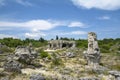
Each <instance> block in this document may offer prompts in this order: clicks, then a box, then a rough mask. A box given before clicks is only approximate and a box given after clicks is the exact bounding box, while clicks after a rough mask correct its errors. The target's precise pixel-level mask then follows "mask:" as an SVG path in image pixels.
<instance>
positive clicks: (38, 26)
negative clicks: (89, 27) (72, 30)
mask: <svg viewBox="0 0 120 80" xmlns="http://www.w3.org/2000/svg"><path fill="white" fill-rule="evenodd" d="M83 25H85V24H83V23H81V22H75V21H73V22H72V21H71V22H62V21H54V20H42V19H38V20H30V21H26V22H6V21H0V27H2V28H10V27H11V28H14V27H18V28H27V29H29V30H31V31H39V30H50V29H52V28H55V27H58V26H68V27H81V28H84V26H83Z"/></svg>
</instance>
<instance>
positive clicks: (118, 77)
mask: <svg viewBox="0 0 120 80" xmlns="http://www.w3.org/2000/svg"><path fill="white" fill-rule="evenodd" d="M109 74H110V75H112V76H114V77H115V80H120V72H119V71H109Z"/></svg>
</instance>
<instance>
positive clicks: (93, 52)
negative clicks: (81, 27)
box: [83, 32, 100, 67]
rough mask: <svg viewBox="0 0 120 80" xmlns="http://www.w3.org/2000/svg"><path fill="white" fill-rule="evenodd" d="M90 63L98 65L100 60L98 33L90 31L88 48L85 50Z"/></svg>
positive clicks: (94, 65)
mask: <svg viewBox="0 0 120 80" xmlns="http://www.w3.org/2000/svg"><path fill="white" fill-rule="evenodd" d="M83 53H84V55H85V58H86V59H87V62H88V65H90V66H93V67H96V66H98V64H99V62H100V49H99V47H98V43H97V35H96V34H95V33H94V32H89V33H88V49H87V51H84V52H83Z"/></svg>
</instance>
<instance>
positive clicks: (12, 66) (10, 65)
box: [4, 60, 22, 73]
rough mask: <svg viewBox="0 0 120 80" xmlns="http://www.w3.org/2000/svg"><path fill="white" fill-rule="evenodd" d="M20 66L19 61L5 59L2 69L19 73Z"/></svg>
mask: <svg viewBox="0 0 120 80" xmlns="http://www.w3.org/2000/svg"><path fill="white" fill-rule="evenodd" d="M21 67H22V65H21V64H20V63H19V62H17V61H15V60H10V61H7V62H6V63H5V64H4V70H5V71H8V72H18V73H21Z"/></svg>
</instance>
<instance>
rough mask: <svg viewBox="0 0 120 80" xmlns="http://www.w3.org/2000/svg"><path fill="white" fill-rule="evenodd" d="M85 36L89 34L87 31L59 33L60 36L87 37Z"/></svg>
mask: <svg viewBox="0 0 120 80" xmlns="http://www.w3.org/2000/svg"><path fill="white" fill-rule="evenodd" d="M85 34H87V32H85V31H71V32H59V35H85ZM55 35H56V34H55Z"/></svg>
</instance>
